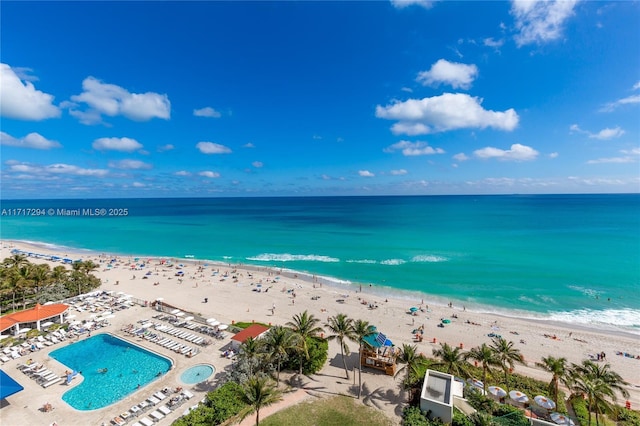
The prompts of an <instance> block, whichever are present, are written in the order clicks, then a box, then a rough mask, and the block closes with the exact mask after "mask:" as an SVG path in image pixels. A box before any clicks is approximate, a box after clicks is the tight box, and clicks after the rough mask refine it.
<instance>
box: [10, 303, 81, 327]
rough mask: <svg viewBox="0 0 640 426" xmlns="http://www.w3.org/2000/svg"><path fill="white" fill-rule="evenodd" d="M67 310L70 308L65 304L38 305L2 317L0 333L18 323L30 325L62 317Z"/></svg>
mask: <svg viewBox="0 0 640 426" xmlns="http://www.w3.org/2000/svg"><path fill="white" fill-rule="evenodd" d="M67 309H69V306H67V305H65V304H63V303H58V304H54V305H41V304H39V303H38V304H36V306H34V307H33V308H31V309H27V310H24V311H20V312H14V313H12V314H8V315H4V316H2V317H1V318H0V331H4V330H6V329H7V328H10V327H13V326H14V325H15V324H17V323H20V324H22V323H30V322H36V321H38V320H44V319H47V318H52V317H55V316H58V315H60V314H61V313H63V312H65V311H66V310H67Z"/></svg>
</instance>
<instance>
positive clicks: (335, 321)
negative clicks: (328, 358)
mask: <svg viewBox="0 0 640 426" xmlns="http://www.w3.org/2000/svg"><path fill="white" fill-rule="evenodd" d="M325 327H327V329H329V331H330V332H331V333H333V334H330V335H329V336H328V337H327V339H329V340H337V341H338V343H339V344H340V355H342V364H343V365H344V374H345V375H346V376H347V380H348V379H349V370H347V360H346V358H345V354H346V355H347V356H348V355H349V346H348V345H347V340H353V339H354V337H353V336H354V335H353V320H352V319H351V318H348V317H347V316H346V315H345V314H338V315H335V316H333V317H329V319H328V322H327V323H326V324H325Z"/></svg>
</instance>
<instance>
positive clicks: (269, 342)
mask: <svg viewBox="0 0 640 426" xmlns="http://www.w3.org/2000/svg"><path fill="white" fill-rule="evenodd" d="M295 344H296V337H295V335H294V334H293V333H292V332H291V330H289V329H288V328H286V327H283V326H281V325H276V326H274V327H271V328H270V329H269V331H267V334H266V335H265V336H264V345H265V349H266V351H267V353H268V354H269V357H270V358H271V359H272V360H274V361H275V362H276V365H277V375H276V382H277V384H278V386H279V385H280V366H281V365H282V361H284V360H285V359H286V358H287V353H288V352H289V351H290V350H291V349H293V348H294V347H295Z"/></svg>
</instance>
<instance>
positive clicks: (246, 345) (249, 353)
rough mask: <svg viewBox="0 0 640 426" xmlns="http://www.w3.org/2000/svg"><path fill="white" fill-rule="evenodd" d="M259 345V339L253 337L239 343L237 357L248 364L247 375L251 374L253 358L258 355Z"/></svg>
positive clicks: (256, 357)
mask: <svg viewBox="0 0 640 426" xmlns="http://www.w3.org/2000/svg"><path fill="white" fill-rule="evenodd" d="M261 346H262V345H261V344H260V340H257V339H254V338H253V337H249V338H247V340H245V341H244V342H242V344H241V345H240V349H239V352H238V358H240V359H245V360H246V361H247V363H248V365H249V376H253V364H254V362H255V360H257V359H258V358H259V357H260V350H261Z"/></svg>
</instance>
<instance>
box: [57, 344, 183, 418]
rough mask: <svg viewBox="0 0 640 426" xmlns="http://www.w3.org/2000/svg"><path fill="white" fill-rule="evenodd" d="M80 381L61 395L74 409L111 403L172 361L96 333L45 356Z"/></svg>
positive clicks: (166, 368) (92, 407) (162, 372)
mask: <svg viewBox="0 0 640 426" xmlns="http://www.w3.org/2000/svg"><path fill="white" fill-rule="evenodd" d="M49 355H50V356H51V358H53V359H55V360H57V361H59V362H61V363H62V364H64V365H65V366H67V367H68V369H69V370H76V371H79V372H81V374H82V376H83V377H84V381H83V382H82V383H80V384H79V385H78V386H75V387H74V388H73V389H71V390H69V391H67V392H65V394H64V395H62V400H63V401H65V402H66V403H67V404H69V405H70V406H72V407H73V408H75V409H76V410H81V411H89V410H97V409H98V408H103V407H106V406H108V405H111V404H113V403H114V402H117V401H119V400H121V399H123V398H124V397H125V396H127V395H129V394H130V393H132V392H135V391H136V390H137V389H138V388H139V387H142V386H145V385H146V384H148V383H150V382H152V381H154V380H156V379H157V378H159V377H160V376H162V375H164V374H165V373H166V372H167V371H169V370H170V369H171V365H172V361H171V360H170V359H169V358H165V357H163V356H161V355H158V354H155V353H153V352H150V351H148V350H146V349H143V348H141V347H139V346H136V345H133V344H131V343H129V342H127V341H125V340H122V339H119V338H117V337H115V336H112V335H110V334H98V335H95V336H92V337H90V338H87V339H84V340H80V341H78V342H76V343H73V344H71V345H69V346H66V347H64V348H60V349H56V350H55V351H53V352H51V353H50V354H49Z"/></svg>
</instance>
